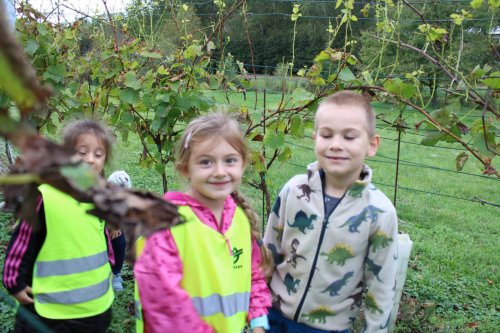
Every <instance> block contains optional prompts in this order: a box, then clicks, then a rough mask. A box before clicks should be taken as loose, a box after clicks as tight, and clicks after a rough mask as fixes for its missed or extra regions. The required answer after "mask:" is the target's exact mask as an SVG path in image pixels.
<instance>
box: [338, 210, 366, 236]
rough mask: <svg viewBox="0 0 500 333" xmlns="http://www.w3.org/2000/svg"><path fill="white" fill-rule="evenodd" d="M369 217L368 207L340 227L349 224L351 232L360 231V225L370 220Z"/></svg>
mask: <svg viewBox="0 0 500 333" xmlns="http://www.w3.org/2000/svg"><path fill="white" fill-rule="evenodd" d="M367 217H368V209H367V208H364V209H363V210H362V211H361V213H359V214H357V215H353V216H351V217H349V218H348V219H347V221H346V222H345V223H344V224H342V225H341V226H340V228H343V227H345V226H349V232H351V233H354V232H359V230H358V228H359V226H360V225H361V223H363V222H364V221H367V220H368V219H367Z"/></svg>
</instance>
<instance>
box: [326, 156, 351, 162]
mask: <svg viewBox="0 0 500 333" xmlns="http://www.w3.org/2000/svg"><path fill="white" fill-rule="evenodd" d="M326 158H327V159H328V160H330V161H346V160H347V157H337V156H326Z"/></svg>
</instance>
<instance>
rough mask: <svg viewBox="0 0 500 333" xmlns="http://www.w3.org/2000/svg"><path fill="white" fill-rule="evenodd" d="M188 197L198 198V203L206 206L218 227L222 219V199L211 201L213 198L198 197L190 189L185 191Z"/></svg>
mask: <svg viewBox="0 0 500 333" xmlns="http://www.w3.org/2000/svg"><path fill="white" fill-rule="evenodd" d="M186 193H187V194H188V195H189V196H190V197H192V198H195V199H196V200H198V201H199V202H200V203H202V204H203V205H204V206H205V207H207V208H208V209H209V210H210V211H211V212H212V214H213V215H214V217H215V221H216V222H217V225H218V226H219V227H220V225H221V221H222V212H223V211H224V203H225V200H224V201H221V202H219V201H213V200H204V199H203V198H200V197H199V196H197V195H195V194H194V193H193V192H192V191H190V190H189V191H187V192H186Z"/></svg>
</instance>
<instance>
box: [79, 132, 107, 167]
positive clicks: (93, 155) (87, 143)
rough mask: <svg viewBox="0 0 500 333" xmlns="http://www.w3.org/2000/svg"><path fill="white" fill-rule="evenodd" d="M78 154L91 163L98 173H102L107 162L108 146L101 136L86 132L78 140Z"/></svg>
mask: <svg viewBox="0 0 500 333" xmlns="http://www.w3.org/2000/svg"><path fill="white" fill-rule="evenodd" d="M75 149H76V155H77V156H79V157H80V158H81V159H82V160H83V161H84V162H85V163H87V164H89V165H90V166H91V167H92V169H94V171H95V172H97V173H98V174H101V173H102V169H104V164H105V163H106V148H104V145H103V144H102V141H101V140H99V138H98V137H97V136H96V135H94V134H91V133H84V134H80V135H79V136H78V139H77V140H76V147H75Z"/></svg>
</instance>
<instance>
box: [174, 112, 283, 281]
mask: <svg viewBox="0 0 500 333" xmlns="http://www.w3.org/2000/svg"><path fill="white" fill-rule="evenodd" d="M212 139H223V140H225V141H226V142H227V143H229V144H230V145H231V146H232V147H233V148H234V149H235V150H236V151H237V152H238V153H239V154H240V155H241V157H242V158H243V165H246V163H247V161H248V146H247V143H246V140H245V136H244V135H243V132H242V131H241V128H240V126H239V124H238V122H237V121H236V120H235V119H234V118H232V117H231V116H229V115H228V114H226V113H219V112H217V113H209V114H206V115H203V116H199V117H197V118H195V119H194V120H192V121H191V122H190V123H189V124H188V125H187V127H186V129H185V131H184V134H183V135H182V137H181V139H180V141H179V143H178V146H177V154H176V160H175V168H176V170H177V171H179V173H181V174H183V175H185V174H186V173H187V171H188V163H189V158H190V157H191V151H192V147H193V146H194V145H196V144H197V143H200V142H205V141H207V140H212ZM231 196H232V197H233V199H234V201H235V202H236V204H237V205H238V206H240V207H241V208H242V209H243V211H244V212H245V215H246V216H247V218H248V221H249V222H250V229H251V233H252V237H253V238H254V239H255V240H256V241H257V244H259V248H260V252H261V254H262V263H261V268H262V270H263V271H264V274H266V276H269V275H270V274H271V272H272V269H273V262H272V256H271V252H270V251H269V250H268V249H267V248H266V247H265V246H263V243H262V234H261V231H260V227H259V218H258V216H257V214H256V213H255V211H254V210H253V209H252V207H251V206H250V204H249V202H248V200H246V199H245V197H243V196H242V195H241V194H240V193H238V191H235V192H233V193H231Z"/></svg>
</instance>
